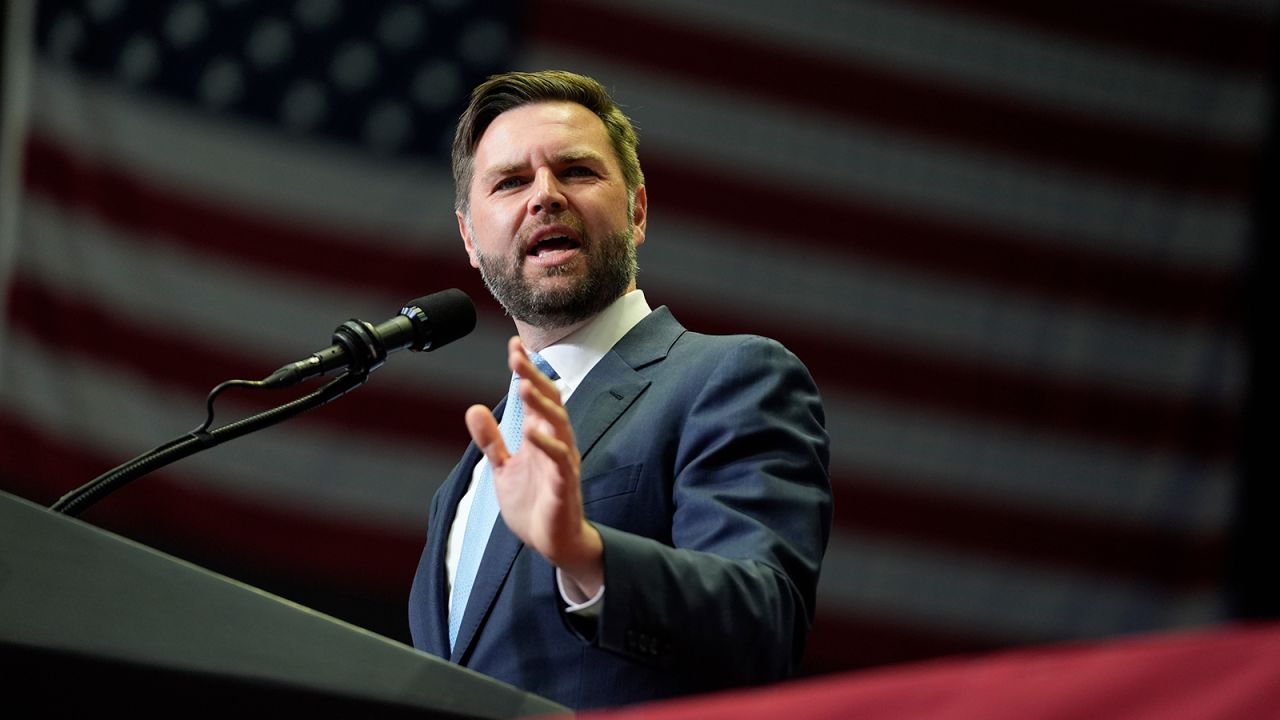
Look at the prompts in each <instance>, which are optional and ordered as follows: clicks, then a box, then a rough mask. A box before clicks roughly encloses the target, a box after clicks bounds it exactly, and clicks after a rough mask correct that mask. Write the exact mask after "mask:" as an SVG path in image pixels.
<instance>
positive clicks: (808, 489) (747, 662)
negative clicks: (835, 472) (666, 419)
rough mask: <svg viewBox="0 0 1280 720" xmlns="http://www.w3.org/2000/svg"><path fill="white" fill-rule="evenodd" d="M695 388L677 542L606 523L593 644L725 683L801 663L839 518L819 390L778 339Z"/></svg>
mask: <svg viewBox="0 0 1280 720" xmlns="http://www.w3.org/2000/svg"><path fill="white" fill-rule="evenodd" d="M708 369H709V372H706V373H705V374H699V375H698V376H697V377H698V378H699V380H698V383H699V384H700V387H698V388H697V389H693V388H691V390H690V393H689V399H688V400H687V401H685V411H684V417H683V418H682V421H681V424H680V425H679V427H677V428H674V429H661V428H654V431H655V432H663V431H664V430H666V431H670V432H675V433H678V438H677V439H676V445H675V446H676V452H675V463H674V467H673V468H672V470H671V482H672V484H673V489H672V496H671V497H672V502H673V508H672V515H671V544H670V545H667V544H665V543H663V542H660V541H658V540H654V539H651V538H646V537H640V536H637V535H633V534H629V533H626V532H622V531H619V530H616V529H613V528H609V527H605V526H602V525H597V528H598V529H599V530H600V533H601V536H602V537H603V539H604V566H605V587H606V588H607V590H606V595H607V597H606V601H605V606H604V610H603V613H602V614H601V616H600V618H599V620H598V624H597V626H596V631H597V636H596V642H597V644H598V645H599V646H600V647H601V648H603V649H606V650H609V651H611V652H615V653H619V654H622V655H624V656H627V657H629V658H632V659H634V660H636V661H638V662H644V663H648V664H652V665H656V666H661V667H670V668H673V669H677V670H679V669H685V668H687V669H688V670H689V671H691V672H697V673H701V674H704V676H705V675H714V676H719V677H718V679H719V680H720V681H721V684H723V685H724V686H732V685H739V684H745V683H758V682H766V681H770V680H775V679H780V678H783V677H786V676H788V675H790V674H791V673H792V672H794V671H795V669H796V667H797V665H798V663H799V660H800V657H801V655H802V653H803V650H804V642H805V637H806V635H807V634H808V631H809V627H810V626H811V625H812V622H813V615H814V602H815V595H816V590H817V582H818V571H819V566H820V564H821V561H822V555H823V553H824V552H825V549H826V545H827V540H828V536H829V533H830V526H831V487H830V479H829V475H828V463H829V444H828V437H827V433H826V430H825V428H824V416H823V411H822V406H821V402H820V400H819V397H818V391H817V388H816V386H815V385H814V382H813V379H812V378H811V376H810V375H809V372H808V371H807V370H806V369H805V367H804V366H803V365H802V364H801V363H800V361H799V360H798V359H797V358H796V357H795V356H794V355H792V354H791V353H790V352H788V351H787V350H786V349H784V348H783V347H782V346H781V345H779V344H778V343H776V342H774V341H772V340H767V339H764V338H754V337H753V338H746V339H743V340H742V342H740V343H738V344H736V345H735V346H733V348H731V349H730V350H729V351H728V352H724V353H720V354H719V355H718V357H717V358H716V360H715V361H713V363H712V367H710V368H708Z"/></svg>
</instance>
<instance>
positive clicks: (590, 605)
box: [556, 568, 604, 617]
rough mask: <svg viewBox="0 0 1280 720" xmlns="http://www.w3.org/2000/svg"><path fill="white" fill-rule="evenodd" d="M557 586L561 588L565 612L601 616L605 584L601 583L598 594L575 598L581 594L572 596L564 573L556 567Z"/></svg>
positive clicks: (584, 615)
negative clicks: (580, 598)
mask: <svg viewBox="0 0 1280 720" xmlns="http://www.w3.org/2000/svg"><path fill="white" fill-rule="evenodd" d="M556 588H558V589H559V590H560V599H561V600H563V601H564V604H565V608H564V611H565V612H569V613H574V614H577V615H582V616H583V617H599V616H600V611H601V610H603V609H604V585H601V586H600V589H599V590H598V591H596V594H595V595H592V596H591V597H589V598H587V599H586V600H582V601H578V600H574V599H573V597H579V596H580V594H579V593H573V594H572V596H573V597H571V596H570V593H569V592H568V591H567V590H566V588H565V586H564V575H563V574H561V572H560V568H556Z"/></svg>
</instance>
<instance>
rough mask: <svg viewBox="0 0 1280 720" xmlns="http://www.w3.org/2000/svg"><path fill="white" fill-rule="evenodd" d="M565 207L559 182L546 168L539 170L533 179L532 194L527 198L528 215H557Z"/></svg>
mask: <svg viewBox="0 0 1280 720" xmlns="http://www.w3.org/2000/svg"><path fill="white" fill-rule="evenodd" d="M564 207H565V199H564V193H563V192H562V191H561V188H560V180H559V179H558V178H557V177H556V176H555V173H553V172H551V171H550V170H549V169H547V168H541V169H539V170H538V172H536V173H535V174H534V177H533V194H532V195H531V196H530V197H529V214H530V215H537V214H539V213H544V212H546V213H557V212H560V211H561V210H563V209H564Z"/></svg>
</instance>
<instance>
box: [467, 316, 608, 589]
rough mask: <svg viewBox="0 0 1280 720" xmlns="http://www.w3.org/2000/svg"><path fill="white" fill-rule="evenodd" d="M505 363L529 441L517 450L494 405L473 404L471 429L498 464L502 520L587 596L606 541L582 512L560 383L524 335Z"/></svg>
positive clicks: (596, 582) (577, 458)
mask: <svg viewBox="0 0 1280 720" xmlns="http://www.w3.org/2000/svg"><path fill="white" fill-rule="evenodd" d="M507 349H508V356H507V364H508V366H510V368H511V370H512V371H513V372H514V373H515V374H516V375H518V376H520V378H521V381H520V398H521V400H522V401H523V403H524V414H525V418H524V430H523V433H524V439H523V441H522V443H521V445H520V449H519V450H518V451H517V452H516V453H515V454H514V455H513V454H511V453H510V452H509V451H508V449H507V446H506V443H505V442H503V439H502V433H501V431H500V430H499V429H498V423H497V421H496V420H495V419H494V417H493V413H492V412H490V411H489V408H487V407H485V406H483V405H473V406H472V407H470V408H468V409H467V414H466V422H467V430H468V431H469V432H470V433H471V439H472V440H474V441H475V443H476V446H477V447H479V448H480V450H481V451H482V452H484V454H485V457H486V458H488V459H489V463H490V465H492V466H493V482H494V489H495V491H496V493H497V497H498V507H499V508H500V510H501V512H502V519H503V521H504V522H505V523H506V524H507V527H508V528H510V529H511V532H513V533H515V535H516V537H519V538H520V539H521V540H522V541H523V542H524V543H525V544H526V545H528V546H530V547H532V548H533V549H535V550H537V551H538V553H539V554H541V555H542V556H543V557H544V558H546V559H547V561H548V562H550V563H551V564H552V565H555V566H556V567H558V568H560V571H561V573H562V575H563V576H564V578H565V579H566V580H569V581H570V582H571V584H574V585H576V588H573V589H576V590H578V591H579V592H580V593H581V594H582V597H583V599H585V598H588V597H591V596H593V595H595V593H596V592H597V591H598V590H599V588H600V586H601V585H602V584H603V582H604V566H603V560H602V558H603V552H604V549H603V548H604V546H603V543H602V541H601V539H600V533H599V532H597V531H596V529H595V528H594V527H592V526H591V524H590V523H588V522H587V521H586V516H585V514H584V512H583V509H582V488H581V484H580V475H579V467H580V463H581V455H580V454H579V453H578V446H577V443H576V442H575V440H574V436H573V427H572V426H571V425H570V423H569V414H568V413H567V412H565V409H564V406H563V405H562V404H561V402H560V392H559V390H557V389H556V386H555V383H553V382H552V381H551V379H549V378H548V377H547V376H546V375H544V374H542V372H541V371H539V370H538V368H537V367H535V366H534V364H533V362H532V361H530V359H529V356H528V354H527V353H526V352H525V349H524V345H523V343H521V342H520V338H519V337H513V338H511V341H510V342H509V343H508V345H507Z"/></svg>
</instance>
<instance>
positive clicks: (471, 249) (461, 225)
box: [453, 210, 480, 268]
mask: <svg viewBox="0 0 1280 720" xmlns="http://www.w3.org/2000/svg"><path fill="white" fill-rule="evenodd" d="M453 214H454V216H456V217H457V218H458V234H459V235H461V236H462V247H464V248H466V249H467V257H468V258H470V259H471V267H473V268H478V267H480V260H479V258H477V257H476V246H475V242H474V241H473V240H472V239H471V223H469V222H467V216H466V215H465V214H464V213H463V212H462V211H461V210H455V211H454V213H453Z"/></svg>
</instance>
